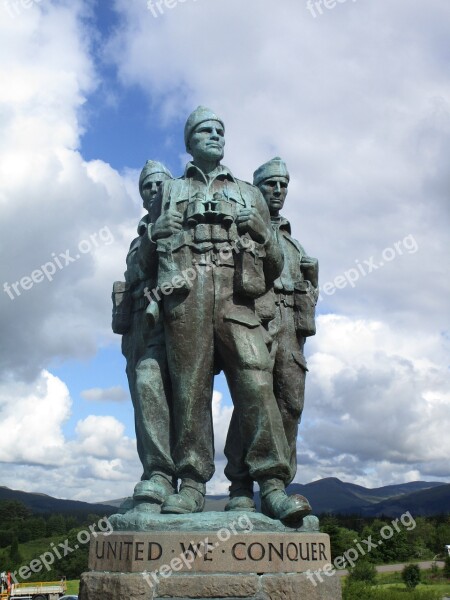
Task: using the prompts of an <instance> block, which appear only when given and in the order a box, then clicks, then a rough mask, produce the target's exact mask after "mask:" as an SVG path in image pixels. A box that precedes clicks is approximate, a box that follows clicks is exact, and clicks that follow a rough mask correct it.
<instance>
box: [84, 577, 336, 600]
mask: <svg viewBox="0 0 450 600" xmlns="http://www.w3.org/2000/svg"><path fill="white" fill-rule="evenodd" d="M144 575H145V574H144V573H132V574H130V573H98V572H90V573H84V574H83V575H82V578H81V586H80V595H79V600H125V599H126V600H159V599H164V600H188V599H189V600H193V599H201V598H202V599H204V600H206V599H208V600H213V599H214V600H243V599H247V600H281V599H283V600H341V599H342V594H341V585H340V580H339V577H338V576H337V575H333V576H331V577H326V576H325V577H322V582H320V581H319V580H315V579H314V580H312V581H311V580H310V579H309V578H308V577H307V575H306V574H305V573H303V574H286V573H276V574H265V575H258V574H256V573H240V574H229V573H220V574H217V573H208V574H199V573H188V574H175V575H172V576H171V577H169V578H167V579H161V580H160V581H159V582H158V583H154V585H150V583H151V581H150V582H148V581H147V580H146V579H145V578H144Z"/></svg>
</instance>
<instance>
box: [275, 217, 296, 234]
mask: <svg viewBox="0 0 450 600" xmlns="http://www.w3.org/2000/svg"><path fill="white" fill-rule="evenodd" d="M270 220H271V221H272V225H275V226H276V227H278V229H282V230H283V231H287V232H288V233H289V234H290V233H291V224H290V223H289V221H288V220H287V219H285V218H284V217H281V216H279V217H273V218H271V219H270Z"/></svg>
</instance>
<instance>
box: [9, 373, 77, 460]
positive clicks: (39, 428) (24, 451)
mask: <svg viewBox="0 0 450 600" xmlns="http://www.w3.org/2000/svg"><path fill="white" fill-rule="evenodd" d="M70 407H71V402H70V396H69V391H68V389H67V387H66V385H65V384H64V383H63V382H62V381H61V380H60V379H58V378H57V377H54V376H53V375H51V374H50V373H48V372H47V371H43V373H42V374H41V377H40V378H39V379H38V380H37V381H36V382H35V384H34V385H33V387H28V386H27V385H26V384H23V383H15V382H14V383H13V382H11V383H9V384H2V385H0V412H1V424H2V435H1V437H0V461H2V462H10V463H25V464H29V465H32V464H44V465H49V466H52V465H57V464H60V463H61V461H62V462H65V460H66V457H65V456H64V455H63V454H62V449H63V447H64V436H63V434H62V430H61V426H62V425H63V423H64V422H65V421H66V420H67V419H68V418H69V416H70Z"/></svg>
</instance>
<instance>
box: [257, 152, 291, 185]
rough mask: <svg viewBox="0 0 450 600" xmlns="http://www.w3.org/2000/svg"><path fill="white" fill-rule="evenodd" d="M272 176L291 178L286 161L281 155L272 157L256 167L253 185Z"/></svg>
mask: <svg viewBox="0 0 450 600" xmlns="http://www.w3.org/2000/svg"><path fill="white" fill-rule="evenodd" d="M271 177H285V178H286V179H287V180H288V181H289V180H290V176H289V171H288V170H287V166H286V163H285V162H284V160H282V159H281V158H280V157H279V156H276V157H275V158H272V160H269V161H268V162H266V163H264V164H263V165H261V166H260V167H258V168H257V169H256V171H255V172H254V173H253V185H259V184H260V183H261V182H262V181H264V180H265V179H270V178H271Z"/></svg>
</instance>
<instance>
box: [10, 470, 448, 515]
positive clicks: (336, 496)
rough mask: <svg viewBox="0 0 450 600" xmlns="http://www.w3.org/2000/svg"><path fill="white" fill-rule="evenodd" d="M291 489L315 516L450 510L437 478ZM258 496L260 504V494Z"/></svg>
mask: <svg viewBox="0 0 450 600" xmlns="http://www.w3.org/2000/svg"><path fill="white" fill-rule="evenodd" d="M288 491H289V493H290V494H294V493H296V494H302V495H303V496H306V497H307V498H308V500H309V501H310V503H311V506H312V507H313V511H314V514H316V515H320V514H323V513H334V514H360V515H362V516H367V517H377V516H382V515H385V516H389V517H390V516H392V517H396V516H400V515H402V514H403V513H404V512H406V511H408V510H409V511H410V512H411V514H412V515H414V516H419V515H436V514H440V513H450V484H443V483H439V482H435V481H434V482H433V481H413V482H410V483H402V484H398V485H387V486H384V487H380V488H373V489H370V488H365V487H363V486H360V485H355V484H354V483H347V482H345V481H341V480H340V479H337V478H336V477H327V478H325V479H320V480H318V481H313V482H312V483H307V484H305V485H302V484H299V483H294V484H292V485H290V486H289V489H288ZM255 499H256V503H257V506H258V507H259V494H258V493H257V494H255ZM0 500H19V501H20V502H23V503H24V504H25V505H26V506H28V507H29V508H30V509H31V510H32V511H33V512H36V513H62V514H65V513H69V514H74V515H76V514H79V515H87V514H89V513H95V514H101V515H110V514H113V513H114V512H116V511H117V507H118V506H119V505H120V504H121V503H122V502H123V500H124V498H120V499H116V500H109V501H106V502H98V503H96V504H90V503H88V502H77V501H75V500H60V499H58V498H52V497H51V496H47V495H45V494H36V493H34V494H31V493H27V492H21V491H18V490H10V489H9V488H6V487H0ZM226 502H227V496H226V495H218V496H207V497H206V506H205V510H207V511H216V510H217V511H222V510H223V509H224V506H225V504H226Z"/></svg>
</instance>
